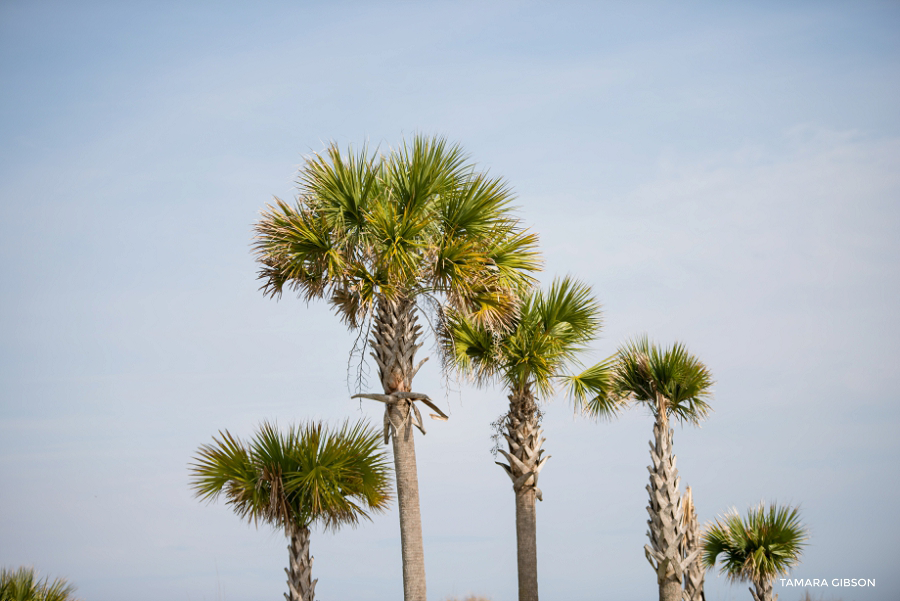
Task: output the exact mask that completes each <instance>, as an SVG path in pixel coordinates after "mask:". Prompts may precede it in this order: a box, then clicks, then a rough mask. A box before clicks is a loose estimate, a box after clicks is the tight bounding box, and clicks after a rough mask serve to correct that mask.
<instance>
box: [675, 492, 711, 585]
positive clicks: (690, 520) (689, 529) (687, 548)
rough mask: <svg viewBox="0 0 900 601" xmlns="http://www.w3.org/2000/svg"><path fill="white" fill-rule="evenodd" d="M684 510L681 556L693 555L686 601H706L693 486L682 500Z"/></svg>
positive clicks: (687, 569)
mask: <svg viewBox="0 0 900 601" xmlns="http://www.w3.org/2000/svg"><path fill="white" fill-rule="evenodd" d="M681 503H682V506H683V507H684V510H683V511H682V514H683V523H684V539H683V542H682V545H681V556H682V557H684V558H685V559H687V558H689V557H693V561H691V563H690V565H687V566H685V571H684V601H706V595H705V593H704V592H703V581H704V579H705V578H706V570H704V569H703V562H701V561H700V557H699V554H700V550H701V548H700V547H701V545H702V544H703V543H702V540H701V536H700V523H699V522H698V521H697V510H696V508H695V507H694V495H693V493H691V487H690V486H688V487H687V490H685V493H684V497H683V498H682V500H681Z"/></svg>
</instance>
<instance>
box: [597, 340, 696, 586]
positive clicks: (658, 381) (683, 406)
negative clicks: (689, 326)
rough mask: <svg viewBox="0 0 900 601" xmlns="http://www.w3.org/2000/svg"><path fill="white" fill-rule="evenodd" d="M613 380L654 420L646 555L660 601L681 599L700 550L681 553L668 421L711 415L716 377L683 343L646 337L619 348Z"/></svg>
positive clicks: (680, 514) (675, 472)
mask: <svg viewBox="0 0 900 601" xmlns="http://www.w3.org/2000/svg"><path fill="white" fill-rule="evenodd" d="M614 380H615V384H614V388H615V391H616V396H618V397H619V398H621V399H630V400H632V401H635V402H638V403H643V404H645V405H646V406H647V407H648V408H649V409H650V411H651V412H652V414H653V416H654V418H655V423H654V426H653V434H654V440H653V441H652V442H651V443H650V457H651V459H652V461H653V465H652V466H650V468H649V469H650V485H649V486H648V487H647V491H648V492H649V493H650V505H649V507H648V508H647V511H648V512H649V514H650V519H649V520H648V521H647V523H648V524H649V526H650V530H649V531H648V533H647V534H648V536H649V537H650V545H645V546H644V552H645V555H646V556H647V561H649V562H650V565H651V566H653V569H654V570H655V571H656V579H657V583H658V584H659V599H660V601H681V595H682V588H681V583H682V579H683V578H684V573H685V570H686V569H687V568H688V567H689V566H690V565H691V563H692V562H693V561H694V560H695V558H696V557H697V555H698V554H699V549H697V550H695V551H694V552H693V553H692V554H691V555H688V556H687V557H682V555H681V544H682V541H683V539H684V536H685V531H684V521H683V517H684V513H683V512H684V507H683V506H682V503H681V493H680V492H679V484H680V481H679V478H678V470H676V469H675V455H674V454H673V453H672V430H670V429H669V420H670V419H671V418H674V419H676V420H679V421H681V422H689V423H693V424H698V423H699V422H700V420H701V419H703V418H704V417H705V416H706V415H707V413H708V412H709V405H708V404H707V403H706V399H708V398H709V397H710V395H711V387H712V384H713V381H712V376H711V374H710V372H709V370H708V369H707V367H706V366H705V365H704V364H703V363H701V362H700V361H699V360H698V359H696V358H695V357H694V356H692V355H691V354H690V353H688V351H687V349H686V348H685V347H684V346H683V345H682V344H679V343H675V344H674V345H673V346H672V347H671V348H669V349H666V350H662V349H660V348H658V347H657V346H656V345H655V344H652V343H651V342H650V341H649V340H648V339H647V337H646V336H645V337H642V338H638V339H636V340H633V341H631V342H629V343H627V344H625V345H624V346H623V347H622V348H621V349H620V350H619V356H618V360H617V362H616V369H615V378H614Z"/></svg>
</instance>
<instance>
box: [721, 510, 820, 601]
mask: <svg viewBox="0 0 900 601" xmlns="http://www.w3.org/2000/svg"><path fill="white" fill-rule="evenodd" d="M807 539H808V531H807V529H806V527H805V526H804V525H803V524H802V523H801V522H800V510H799V508H797V507H790V506H788V507H778V505H776V504H775V503H773V504H771V505H769V507H768V508H766V506H765V504H764V503H760V504H759V505H758V506H756V507H752V508H751V509H750V510H749V511H748V512H747V517H745V518H744V519H743V520H742V519H741V516H740V514H739V513H738V512H737V509H732V510H731V511H729V512H727V513H726V514H725V515H724V516H722V517H721V518H719V519H716V521H715V523H713V524H711V525H710V526H709V527H708V528H707V530H706V533H705V534H704V536H703V564H704V565H705V566H707V567H710V568H711V567H713V566H715V565H716V560H717V559H718V558H719V556H721V557H722V568H721V572H722V573H723V574H725V575H726V576H727V577H728V579H729V580H731V581H733V582H737V581H740V582H747V581H750V582H752V583H753V586H754V587H755V588H756V590H753V588H751V589H750V594H751V595H753V599H754V600H755V601H775V600H776V599H777V598H778V596H777V595H774V596H773V593H772V588H773V585H774V583H775V579H776V578H777V577H778V576H784V575H787V573H788V571H789V570H790V569H791V568H793V567H794V566H796V565H797V564H798V563H800V554H801V553H802V551H803V547H804V546H805V545H806V541H807Z"/></svg>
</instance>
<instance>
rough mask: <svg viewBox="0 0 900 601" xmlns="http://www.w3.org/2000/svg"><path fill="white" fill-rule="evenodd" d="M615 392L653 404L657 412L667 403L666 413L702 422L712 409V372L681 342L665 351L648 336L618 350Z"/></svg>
mask: <svg viewBox="0 0 900 601" xmlns="http://www.w3.org/2000/svg"><path fill="white" fill-rule="evenodd" d="M615 381H616V395H617V396H618V397H620V398H623V399H626V398H628V399H632V400H634V401H638V402H642V403H645V404H647V405H648V406H649V407H650V410H651V411H653V413H654V415H656V414H657V413H658V412H659V408H660V406H661V405H662V406H664V407H665V410H666V414H667V416H674V417H675V418H677V419H679V420H682V421H687V422H691V423H694V424H696V423H699V422H700V421H701V420H702V419H703V418H705V417H706V416H707V414H708V413H709V411H710V407H709V404H708V403H707V402H706V400H707V399H708V398H710V396H711V395H712V390H711V389H712V385H713V380H712V374H711V373H710V371H709V369H708V368H707V367H706V365H704V364H703V363H702V362H700V360H698V359H697V358H696V357H694V356H693V355H691V354H690V353H689V352H688V350H687V348H685V346H684V345H683V344H681V343H675V344H674V345H672V347H670V348H669V349H666V350H662V349H660V348H659V347H658V346H656V345H655V344H653V343H651V342H650V341H649V339H648V338H647V337H646V336H643V337H640V338H637V339H635V340H632V341H630V342H628V343H626V344H625V345H623V346H622V347H621V348H620V349H619V354H618V364H617V367H616V376H615Z"/></svg>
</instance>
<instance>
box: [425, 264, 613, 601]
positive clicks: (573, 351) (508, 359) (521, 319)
mask: <svg viewBox="0 0 900 601" xmlns="http://www.w3.org/2000/svg"><path fill="white" fill-rule="evenodd" d="M599 329H600V307H599V305H598V304H597V302H596V301H595V300H594V298H593V296H592V294H591V290H590V288H589V287H588V286H586V285H584V284H582V283H580V282H577V281H575V280H571V279H569V278H565V279H561V280H555V281H554V282H553V284H552V285H551V286H550V289H549V290H548V291H547V292H546V293H542V292H541V291H540V290H534V291H531V292H528V293H523V296H522V301H521V308H520V311H519V315H518V317H517V319H516V321H515V322H514V324H513V326H512V327H511V328H510V329H509V330H508V331H506V332H504V333H502V334H497V333H496V332H492V331H491V330H490V329H488V328H487V327H485V326H484V325H482V324H479V323H478V322H477V321H476V320H474V319H472V318H471V317H469V316H467V315H465V314H463V313H459V312H453V311H449V312H448V313H447V314H446V319H445V323H444V327H443V343H444V349H445V361H447V362H448V363H449V364H450V365H451V366H453V367H456V368H457V369H459V370H460V371H462V372H463V373H464V374H468V375H470V376H472V377H473V378H474V379H475V381H476V382H478V383H479V384H482V385H484V384H490V383H494V382H499V383H502V385H503V386H504V387H505V388H506V389H507V390H508V391H509V396H508V397H507V398H508V399H509V409H508V411H507V413H506V415H504V416H503V417H502V418H501V421H500V424H501V426H500V427H501V428H502V429H503V430H505V432H504V433H503V436H504V437H505V438H506V441H507V444H508V451H504V450H502V449H501V450H500V451H499V452H500V453H501V454H502V455H503V456H504V457H505V458H506V460H507V461H508V462H509V463H508V464H504V463H500V462H498V465H500V466H501V467H502V468H503V469H504V470H505V471H506V473H507V475H508V476H509V477H510V479H511V480H512V484H513V491H514V492H515V496H516V543H517V555H518V573H519V601H537V599H538V581H537V531H536V511H535V499H542V496H543V495H542V493H541V489H539V488H538V485H537V484H538V475H539V474H540V472H541V469H542V468H543V467H544V464H545V463H546V461H547V459H549V458H550V457H549V455H548V456H543V453H544V451H543V450H542V449H541V446H542V445H543V443H544V440H545V439H544V438H542V436H541V435H542V433H543V430H541V428H540V416H541V413H540V411H539V409H538V400H539V397H540V398H541V399H542V400H548V399H549V398H550V397H551V396H552V395H553V394H554V390H555V388H556V387H557V386H558V385H560V384H562V385H563V386H564V387H566V388H568V390H569V392H570V393H571V395H572V396H573V397H574V399H575V401H576V402H577V403H579V404H582V405H589V406H590V407H591V408H592V410H593V413H594V414H595V415H607V416H609V415H612V414H614V413H615V411H616V409H617V407H618V405H617V404H616V403H615V402H613V400H612V399H611V397H610V395H609V392H610V379H611V366H610V362H609V361H605V362H601V363H599V364H597V365H595V366H593V367H590V368H588V369H587V370H585V371H584V372H582V373H580V374H576V375H573V374H570V373H569V370H570V369H571V368H572V367H573V366H575V365H577V364H578V363H577V358H578V356H579V354H580V353H581V352H582V351H584V350H586V347H587V345H588V344H589V343H590V342H591V341H592V340H593V339H594V337H595V336H596V334H597V332H598V331H599Z"/></svg>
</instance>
